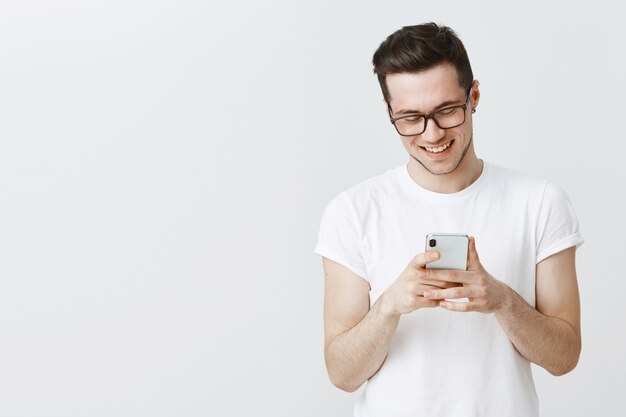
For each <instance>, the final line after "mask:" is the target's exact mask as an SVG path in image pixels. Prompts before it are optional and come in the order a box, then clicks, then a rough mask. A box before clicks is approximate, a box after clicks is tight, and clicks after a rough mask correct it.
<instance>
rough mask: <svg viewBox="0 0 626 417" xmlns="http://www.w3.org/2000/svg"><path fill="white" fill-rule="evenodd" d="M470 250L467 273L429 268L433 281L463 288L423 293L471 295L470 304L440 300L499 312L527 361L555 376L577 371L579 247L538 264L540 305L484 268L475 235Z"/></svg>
mask: <svg viewBox="0 0 626 417" xmlns="http://www.w3.org/2000/svg"><path fill="white" fill-rule="evenodd" d="M469 248H470V250H469V256H468V270H467V271H429V274H430V277H431V278H432V279H437V280H443V281H451V282H458V283H462V284H463V287H459V288H453V289H447V290H441V291H429V292H427V293H425V294H424V296H425V297H426V298H429V299H436V300H443V299H444V298H463V297H468V298H469V301H470V302H469V303H454V302H449V301H440V305H441V306H442V307H444V308H446V309H448V310H452V311H480V312H483V313H494V314H495V316H496V318H497V320H498V322H499V323H500V326H502V328H503V329H504V331H505V332H506V334H507V336H508V337H509V339H510V340H511V342H512V343H513V345H514V346H515V348H516V349H517V350H518V351H519V352H520V354H521V355H522V356H524V357H525V358H526V359H528V360H529V361H531V362H533V363H536V364H537V365H539V366H541V367H543V368H545V369H546V370H547V371H548V372H550V373H551V374H553V375H563V374H566V373H567V372H569V371H571V370H572V369H574V367H575V366H576V364H577V363H578V358H579V356H580V350H581V337H580V301H579V297H578V285H577V282H576V267H575V259H574V255H575V250H576V249H575V248H574V247H571V248H569V249H565V250H563V251H561V252H559V253H557V254H554V255H552V256H550V257H548V258H546V259H544V260H543V261H542V262H540V263H539V264H538V265H537V267H536V289H535V290H536V299H537V302H536V304H537V308H536V309H535V308H533V307H532V306H530V305H529V304H528V303H527V302H526V301H525V300H524V299H523V298H522V297H521V296H520V295H519V294H517V293H516V292H515V291H513V289H511V288H510V287H509V286H508V285H506V284H504V283H503V282H501V281H498V280H497V279H495V278H494V277H492V276H491V275H490V274H489V273H488V272H487V271H485V269H484V268H483V266H482V265H481V264H480V261H479V259H478V254H477V253H476V246H475V241H474V238H471V239H470V245H469Z"/></svg>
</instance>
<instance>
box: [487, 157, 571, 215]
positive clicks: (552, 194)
mask: <svg viewBox="0 0 626 417" xmlns="http://www.w3.org/2000/svg"><path fill="white" fill-rule="evenodd" d="M489 168H490V172H491V174H492V175H490V178H491V181H492V183H494V184H496V186H497V188H498V190H499V192H501V193H503V195H506V196H508V197H510V198H512V199H515V200H518V201H524V202H525V203H526V204H525V206H534V207H535V208H537V209H539V208H542V207H543V208H545V206H550V205H554V204H563V203H566V202H568V200H569V199H568V196H567V193H566V192H565V190H564V189H563V188H561V187H560V186H558V185H557V184H555V183H553V182H552V181H550V180H548V179H545V178H539V177H537V176H534V175H530V174H527V173H524V172H521V171H518V170H515V169H511V168H505V167H502V166H499V165H495V164H492V163H489Z"/></svg>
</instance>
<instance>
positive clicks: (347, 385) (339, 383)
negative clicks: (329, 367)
mask: <svg viewBox="0 0 626 417" xmlns="http://www.w3.org/2000/svg"><path fill="white" fill-rule="evenodd" d="M328 377H329V378H330V382H331V383H332V384H333V385H334V386H335V387H337V388H339V389H340V390H342V391H345V392H354V391H356V390H358V389H359V388H360V387H361V385H363V383H360V384H358V383H354V382H350V381H347V380H346V379H345V378H339V377H338V376H336V375H333V374H331V373H330V372H329V373H328Z"/></svg>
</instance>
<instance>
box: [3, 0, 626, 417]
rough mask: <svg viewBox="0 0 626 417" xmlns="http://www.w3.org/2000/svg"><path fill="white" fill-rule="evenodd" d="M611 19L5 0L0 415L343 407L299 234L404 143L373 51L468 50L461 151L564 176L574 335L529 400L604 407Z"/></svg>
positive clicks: (563, 13) (614, 103)
mask: <svg viewBox="0 0 626 417" xmlns="http://www.w3.org/2000/svg"><path fill="white" fill-rule="evenodd" d="M624 18H626V14H625V12H624V10H623V6H622V5H619V4H618V3H617V2H612V1H608V0H598V1H593V2H545V1H543V2H540V1H525V2H511V1H491V2H461V1H453V2H451V1H448V2H416V1H389V2H384V3H383V2H372V1H354V0H353V1H345V2H331V1H326V0H322V1H308V2H297V1H279V0H274V1H269V2H253V1H245V2H231V3H224V2H221V3H219V4H214V3H213V2H204V1H164V0H160V1H141V0H126V1H120V0H115V1H86V0H85V1H69V0H62V1H61V0H60V1H55V2H48V1H41V0H31V1H14V0H4V1H2V3H0V55H1V56H0V62H1V64H0V393H1V394H0V397H1V400H0V415H3V416H15V417H18V416H64V417H68V416H112V415H116V416H138V415H145V416H148V415H149V416H154V417H156V416H174V415H176V416H181V415H185V416H221V417H224V416H244V415H246V416H252V415H255V416H263V417H274V416H296V415H297V416H330V415H337V416H338V415H345V416H347V415H351V412H352V405H353V403H354V402H355V400H356V395H358V393H355V394H347V393H344V392H342V391H339V390H338V389H336V388H334V387H333V386H332V385H331V384H330V382H329V381H328V379H327V376H326V371H325V368H324V359H323V325H322V324H323V323H322V299H323V275H322V268H321V261H320V259H319V258H318V257H317V256H316V255H314V254H313V252H312V250H313V246H314V244H315V240H316V234H317V230H318V226H319V221H320V219H321V215H322V210H323V209H324V207H325V205H326V204H327V203H328V201H329V200H330V199H331V198H332V197H333V196H335V195H336V194H337V193H338V192H340V191H342V190H344V189H346V188H347V187H349V186H351V185H352V184H354V183H356V182H358V181H361V180H363V179H366V178H368V177H370V176H373V175H376V174H379V173H382V172H384V171H386V170H387V169H389V168H391V167H394V166H397V165H399V164H401V163H403V162H405V161H406V160H407V158H406V155H405V153H404V150H403V148H402V146H401V144H400V142H399V139H398V138H397V136H396V134H395V132H394V131H393V129H392V127H391V126H390V125H389V123H388V121H387V119H386V116H385V109H384V106H383V104H382V101H381V100H382V99H381V94H380V91H379V87H378V85H377V82H376V78H375V76H374V75H373V74H372V72H371V64H370V61H371V55H372V54H373V52H374V50H375V49H376V47H377V46H378V44H379V43H380V42H381V41H382V40H383V39H384V38H385V37H386V36H387V35H388V34H390V33H391V32H393V31H395V30H396V29H398V28H400V27H401V26H403V25H407V24H415V23H420V22H425V21H430V20H433V21H436V22H439V23H443V24H446V25H449V26H451V27H453V28H454V29H455V30H456V31H457V32H458V33H459V34H460V36H461V38H462V39H463V41H464V42H465V44H466V47H467V49H468V52H469V54H470V58H471V60H472V65H473V68H474V72H475V74H476V78H478V79H479V80H480V82H481V91H482V99H481V103H480V109H479V112H478V113H477V114H476V117H475V123H476V126H475V145H476V149H477V153H478V155H479V157H482V158H485V159H487V160H490V161H492V162H494V163H497V164H500V165H504V166H508V167H511V168H514V169H518V170H521V171H525V172H528V173H531V174H533V175H535V176H539V177H544V178H548V179H550V180H552V181H553V182H555V183H556V184H558V185H560V186H561V187H563V188H564V189H565V190H566V191H567V192H568V194H569V196H570V199H571V200H572V203H573V205H574V208H575V209H576V211H577V214H578V216H579V220H580V224H581V231H582V233H583V235H584V237H585V238H586V243H585V244H584V245H583V246H582V247H581V248H580V250H579V251H578V259H577V262H578V273H579V282H580V290H581V296H582V312H583V316H582V325H583V338H584V347H583V353H582V357H581V360H580V364H579V365H578V367H577V368H576V369H575V370H574V371H573V372H572V373H570V374H568V375H566V376H563V377H560V378H555V377H552V376H550V375H549V374H548V373H547V372H545V371H543V370H542V369H538V368H535V369H534V371H535V375H536V382H537V389H538V392H539V396H540V400H541V409H542V412H543V415H545V416H570V417H571V416H589V415H603V416H611V415H620V413H621V410H622V408H623V404H622V400H621V396H622V395H621V394H622V391H623V388H624V383H623V376H624V374H626V362H625V360H624V355H623V352H624V348H623V346H624V343H625V342H626V326H625V324H626V323H625V321H626V320H625V315H624V312H623V308H622V305H621V301H620V299H621V296H622V295H623V294H624V292H625V291H626V284H625V280H624V277H623V268H622V264H623V263H622V261H621V260H622V259H623V258H624V253H623V252H624V248H625V245H624V236H626V223H625V221H624V213H625V212H626V207H625V198H624V180H625V179H626V175H625V174H624V171H623V169H624V163H623V158H624V152H625V151H626V148H625V146H624V139H625V137H624V136H625V134H624V118H625V115H626V109H625V106H624V102H625V100H626V83H625V82H624V81H625V77H624V74H626V48H624V39H626V26H624V24H623V22H624Z"/></svg>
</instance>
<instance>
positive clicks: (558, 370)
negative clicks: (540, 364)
mask: <svg viewBox="0 0 626 417" xmlns="http://www.w3.org/2000/svg"><path fill="white" fill-rule="evenodd" d="M577 364H578V358H576V360H575V361H572V362H569V363H566V364H563V365H561V366H558V367H553V368H550V369H548V372H550V373H551V374H552V375H553V376H563V375H565V374H568V373H570V372H572V371H573V370H574V368H576V365H577Z"/></svg>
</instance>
